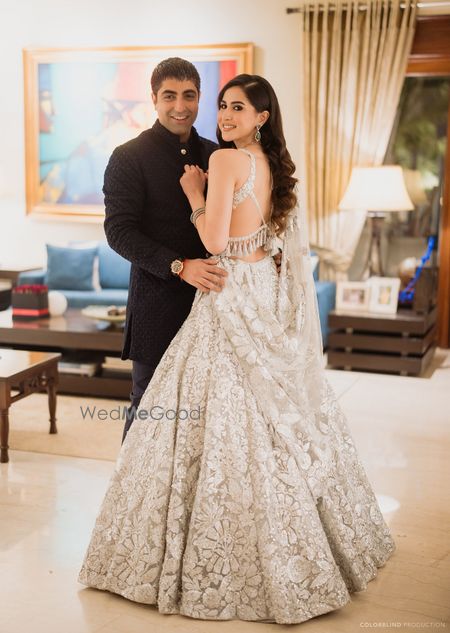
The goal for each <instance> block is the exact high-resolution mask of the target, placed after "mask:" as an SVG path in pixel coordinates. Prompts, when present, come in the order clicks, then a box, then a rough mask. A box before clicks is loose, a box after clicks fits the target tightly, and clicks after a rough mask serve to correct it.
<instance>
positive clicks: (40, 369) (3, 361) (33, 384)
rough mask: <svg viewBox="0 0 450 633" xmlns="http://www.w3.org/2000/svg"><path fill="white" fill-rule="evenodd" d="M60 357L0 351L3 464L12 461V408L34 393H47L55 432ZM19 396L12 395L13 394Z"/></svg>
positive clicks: (43, 353)
mask: <svg viewBox="0 0 450 633" xmlns="http://www.w3.org/2000/svg"><path fill="white" fill-rule="evenodd" d="M60 358H61V354H47V353H45V352H26V351H18V350H12V349H0V441H1V443H0V462H1V463H6V462H8V461H9V456H8V436H9V407H10V406H11V404H13V403H14V402H17V401H18V400H21V399H22V398H25V397H26V396H29V395H30V394H32V393H37V392H38V391H42V390H44V389H45V390H46V391H47V393H48V408H49V413H50V430H49V432H50V433H57V429H56V417H55V415H56V389H57V385H58V360H59V359H60ZM17 390H18V393H16V394H14V395H13V393H12V392H13V391H17Z"/></svg>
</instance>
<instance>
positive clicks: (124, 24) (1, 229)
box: [0, 0, 300, 266]
mask: <svg viewBox="0 0 450 633" xmlns="http://www.w3.org/2000/svg"><path fill="white" fill-rule="evenodd" d="M288 4H289V3H285V2H281V1H279V0H227V1H226V2H223V0H191V1H190V2H188V1H186V0H183V1H181V0H171V1H169V2H164V1H159V2H151V1H150V0H128V1H127V2H123V0H11V1H8V0H0V11H1V13H0V77H1V83H0V86H1V99H0V131H1V136H0V172H2V171H3V176H4V180H5V184H6V189H7V195H6V197H4V198H2V199H0V266H1V263H2V262H5V261H11V260H14V261H17V260H18V259H20V261H24V262H30V263H32V264H35V263H36V264H44V262H45V243H46V242H53V243H58V242H61V241H65V240H67V239H74V240H76V239H87V240H90V239H100V238H101V237H102V235H103V229H102V226H101V224H88V223H79V222H62V221H43V220H38V219H36V218H34V217H33V216H27V215H26V210H25V187H24V125H23V70H22V48H24V47H29V46H35V47H46V48H50V47H54V48H58V47H91V46H130V45H139V46H158V45H182V44H213V43H217V44H221V43H229V42H252V43H253V44H255V46H256V57H255V72H257V73H259V74H262V75H264V76H265V77H267V78H268V79H269V81H270V82H271V83H272V84H273V86H274V88H275V90H276V92H277V94H278V97H279V100H280V103H281V108H282V112H283V115H284V125H285V133H286V137H287V141H288V146H289V148H290V151H291V154H292V156H293V158H294V160H295V161H298V160H299V157H300V121H299V106H298V104H299V72H300V61H299V50H298V37H297V32H298V25H299V22H298V16H296V15H291V16H288V15H286V13H285V7H286V6H288Z"/></svg>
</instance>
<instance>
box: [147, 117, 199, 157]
mask: <svg viewBox="0 0 450 633" xmlns="http://www.w3.org/2000/svg"><path fill="white" fill-rule="evenodd" d="M152 131H153V132H156V134H158V136H160V137H161V138H163V139H164V141H165V142H166V143H167V144H168V145H170V146H171V147H173V148H174V149H177V150H180V149H182V148H183V147H185V148H191V147H193V146H194V145H196V144H197V142H198V138H199V136H198V133H197V130H196V129H195V127H193V128H192V129H191V134H190V136H189V138H188V140H187V142H186V143H181V142H180V137H179V136H178V134H173V132H170V130H168V129H167V128H166V127H164V125H161V123H160V122H159V119H156V121H155V123H154V124H153V126H152Z"/></svg>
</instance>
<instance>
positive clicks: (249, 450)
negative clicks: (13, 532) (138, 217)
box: [79, 257, 395, 623]
mask: <svg viewBox="0 0 450 633" xmlns="http://www.w3.org/2000/svg"><path fill="white" fill-rule="evenodd" d="M222 265H223V266H225V268H226V269H227V270H228V273H229V276H228V278H227V285H226V288H225V289H224V290H223V292H222V293H220V294H216V293H211V294H209V295H207V294H201V293H197V296H196V299H195V301H194V305H193V308H192V311H191V313H190V315H189V317H188V318H187V320H186V322H185V323H184V325H183V326H182V328H181V329H180V331H179V332H178V334H177V336H176V337H175V339H174V340H173V341H172V343H171V345H170V347H169V348H168V350H167V352H166V354H165V355H164V357H163V359H162V361H161V363H160V364H159V366H158V368H157V370H156V372H155V374H154V377H153V379H152V381H151V383H150V385H149V387H148V389H147V391H146V393H145V394H144V397H143V399H142V402H141V406H140V411H144V414H141V418H142V419H136V420H135V421H134V423H133V425H132V427H131V430H130V431H129V433H128V436H127V438H126V440H125V443H124V445H123V447H122V449H121V452H120V455H119V458H118V462H117V466H116V469H115V472H114V474H113V477H112V480H111V483H110V485H109V488H108V491H107V493H106V496H105V499H104V501H103V504H102V507H101V509H100V513H99V516H98V518H97V521H96V525H95V528H94V531H93V534H92V538H91V541H90V545H89V548H88V551H87V553H86V557H85V560H84V563H83V566H82V569H81V572H80V577H79V579H80V582H82V583H83V584H85V585H88V586H91V587H96V588H98V589H104V590H108V591H111V592H114V593H117V594H120V595H121V596H124V597H126V598H129V599H130V600H134V601H137V602H141V603H147V604H154V605H157V607H158V609H159V611H160V612H161V613H165V614H171V613H180V614H184V615H187V616H191V617H194V618H202V619H212V620H225V619H233V618H239V619H242V620H263V621H274V622H278V623H295V622H302V621H304V620H307V619H309V618H312V617H314V616H317V615H319V614H322V613H326V612H328V611H331V610H334V609H337V608H339V607H341V606H343V605H344V604H345V603H346V602H347V601H348V600H349V594H350V593H351V592H354V591H361V590H363V589H365V588H366V586H367V583H368V582H369V581H370V580H371V579H373V578H374V577H375V576H376V574H377V568H378V567H380V566H382V565H383V564H384V563H385V561H386V560H387V559H388V558H389V556H390V555H391V553H392V552H393V551H394V548H395V545H394V542H393V540H392V537H391V535H390V532H389V529H388V527H387V526H386V524H385V522H384V520H383V517H382V515H381V513H380V510H379V507H378V504H377V501H376V499H375V496H374V493H373V491H372V489H371V486H370V484H369V482H368V480H367V477H366V475H365V472H364V469H363V467H362V465H361V463H360V461H359V459H358V456H357V453H356V450H355V447H354V444H353V441H352V438H351V436H350V434H349V432H348V429H347V426H346V423H345V420H344V417H343V414H342V412H341V411H340V408H339V406H338V404H337V402H336V399H335V396H334V394H333V392H332V391H331V389H330V387H329V386H328V384H327V382H326V380H325V379H324V378H321V379H317V380H315V384H316V385H317V386H318V389H319V395H317V394H316V395H315V397H314V398H312V397H310V394H308V392H307V390H301V389H300V390H299V391H298V394H297V395H294V396H292V393H290V396H289V397H290V406H294V407H296V408H297V413H298V412H300V418H298V416H297V422H295V421H294V422H292V423H290V422H289V420H290V419H292V420H295V416H294V417H292V416H291V417H289V416H286V415H285V413H286V410H285V403H284V402H283V397H284V396H285V388H284V385H283V384H282V379H281V378H280V376H274V375H271V372H270V370H268V369H267V367H264V364H263V363H261V362H260V360H261V358H264V351H265V346H267V345H270V344H271V341H273V340H275V339H276V337H277V331H276V330H277V324H276V318H275V317H274V315H276V311H277V301H278V299H279V297H278V292H279V280H278V275H277V272H276V269H275V265H274V263H273V260H272V258H271V257H266V258H265V259H263V260H261V261H259V262H257V263H253V264H249V263H245V262H242V261H236V260H230V259H228V258H225V259H224V260H223V262H222ZM282 361H283V359H280V364H281V365H282V364H283V363H282ZM255 367H257V368H258V371H255ZM318 397H319V401H318V400H317V398H318ZM292 400H295V402H294V403H293V404H292ZM281 408H283V410H281ZM278 409H279V417H277V411H278ZM174 411H177V414H175V413H174ZM145 417H147V419H144V418H145ZM298 419H299V420H300V421H298Z"/></svg>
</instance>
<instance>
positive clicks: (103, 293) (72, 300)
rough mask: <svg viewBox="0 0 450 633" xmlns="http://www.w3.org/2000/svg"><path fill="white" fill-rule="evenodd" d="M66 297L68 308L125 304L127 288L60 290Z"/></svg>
mask: <svg viewBox="0 0 450 633" xmlns="http://www.w3.org/2000/svg"><path fill="white" fill-rule="evenodd" d="M61 292H63V293H64V296H65V297H66V299H67V303H68V306H69V308H85V307H86V306H91V305H96V306H112V305H115V306H125V305H126V304H127V299H128V290H124V289H119V288H115V289H111V290H99V291H98V292H92V291H91V292H89V291H84V290H62V291H61Z"/></svg>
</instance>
